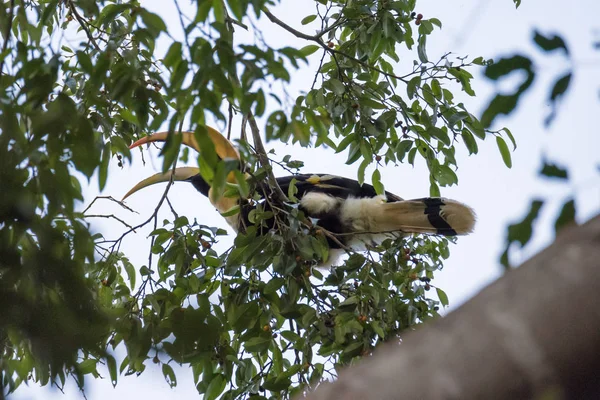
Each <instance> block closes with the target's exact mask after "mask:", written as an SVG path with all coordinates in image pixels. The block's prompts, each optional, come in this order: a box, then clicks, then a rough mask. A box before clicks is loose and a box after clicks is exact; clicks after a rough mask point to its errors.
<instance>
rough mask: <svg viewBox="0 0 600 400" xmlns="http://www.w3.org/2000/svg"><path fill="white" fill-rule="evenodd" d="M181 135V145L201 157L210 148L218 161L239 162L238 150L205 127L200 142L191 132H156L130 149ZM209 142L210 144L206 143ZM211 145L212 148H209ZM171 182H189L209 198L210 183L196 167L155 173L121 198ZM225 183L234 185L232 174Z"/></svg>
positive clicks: (219, 134) (222, 137) (215, 131)
mask: <svg viewBox="0 0 600 400" xmlns="http://www.w3.org/2000/svg"><path fill="white" fill-rule="evenodd" d="M179 134H180V135H181V143H182V144H184V145H186V146H189V147H191V148H193V149H194V150H196V151H197V152H199V153H200V154H201V155H202V153H203V151H213V149H212V148H210V149H207V147H214V152H215V153H216V155H217V157H218V158H219V159H220V160H232V159H233V160H238V161H239V160H240V154H239V152H238V150H237V149H236V148H235V147H234V146H233V144H232V143H231V142H230V141H229V140H227V138H225V137H224V136H223V135H221V133H219V132H218V131H217V130H215V129H213V128H211V127H206V131H205V133H203V132H201V133H199V135H206V136H205V137H204V138H201V139H202V140H201V141H198V140H197V136H196V134H194V133H193V132H181V133H169V132H158V133H154V134H152V135H149V136H146V137H143V138H141V139H140V140H138V141H136V142H134V143H133V144H132V145H131V146H129V148H130V149H134V148H136V147H139V146H142V145H144V144H147V143H153V142H166V141H167V139H168V137H169V135H179ZM207 140H209V141H210V142H208V141H207ZM211 143H212V146H211ZM171 180H173V181H186V182H190V183H192V184H193V185H194V187H195V188H196V189H197V190H198V191H199V192H201V193H202V194H204V195H205V196H209V192H210V189H211V183H212V182H207V180H206V179H204V178H203V177H202V175H201V174H200V169H199V168H197V167H178V168H175V169H172V170H169V171H167V172H165V173H157V174H154V175H152V176H150V177H148V178H146V179H144V180H142V181H140V182H139V183H138V184H137V185H135V186H134V187H133V188H131V190H129V192H127V194H126V195H125V196H124V197H123V200H125V199H126V198H127V197H129V196H131V195H132V194H134V193H135V192H137V191H139V190H141V189H143V188H145V187H148V186H151V185H154V184H156V183H160V182H170V181H171ZM227 181H228V182H230V183H235V181H236V178H235V175H234V173H233V172H231V173H229V175H228V176H227Z"/></svg>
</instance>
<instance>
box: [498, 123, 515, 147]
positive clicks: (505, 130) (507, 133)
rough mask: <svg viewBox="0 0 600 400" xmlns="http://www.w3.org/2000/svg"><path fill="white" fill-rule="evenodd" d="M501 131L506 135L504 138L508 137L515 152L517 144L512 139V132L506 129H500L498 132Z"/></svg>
mask: <svg viewBox="0 0 600 400" xmlns="http://www.w3.org/2000/svg"><path fill="white" fill-rule="evenodd" d="M502 131H504V133H506V136H508V138H509V139H510V141H511V142H512V145H513V151H514V150H516V149H517V142H516V141H515V138H514V136H513V134H512V132H511V131H510V130H509V129H508V128H502V129H500V132H502Z"/></svg>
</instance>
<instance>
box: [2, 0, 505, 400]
mask: <svg viewBox="0 0 600 400" xmlns="http://www.w3.org/2000/svg"><path fill="white" fill-rule="evenodd" d="M175 4H176V5H177V7H178V8H179V4H178V3H177V2H176V3H175ZM314 4H315V10H316V11H315V13H314V14H311V15H308V16H306V17H305V18H303V19H302V20H301V21H300V24H298V21H295V22H290V23H289V24H288V23H286V22H283V21H281V20H280V19H279V18H278V17H277V16H276V15H275V14H274V12H272V8H273V6H274V4H272V3H271V2H266V1H260V0H255V1H241V0H229V1H227V2H223V1H218V0H216V1H200V2H197V4H196V8H195V10H194V11H195V15H193V16H192V15H187V16H186V15H185V14H184V13H183V11H179V20H180V22H181V28H182V29H183V30H184V37H182V38H181V39H179V40H177V39H175V38H173V37H172V36H171V35H169V30H168V29H167V25H166V24H165V22H164V21H163V18H162V17H161V16H159V15H157V14H155V13H152V12H150V11H148V10H147V9H146V8H144V7H143V6H142V5H140V4H139V3H138V2H134V1H132V2H126V3H122V2H112V1H105V2H90V1H84V0H81V1H75V0H65V1H60V2H59V1H58V0H49V1H39V2H28V1H24V0H21V1H19V0H11V1H10V2H7V3H5V7H4V8H3V9H2V11H1V12H2V14H1V15H0V18H1V21H2V24H1V26H0V31H1V32H2V35H3V38H4V42H3V45H2V53H1V57H2V58H1V59H0V71H1V72H2V76H1V80H0V84H1V86H2V89H3V91H2V95H1V96H2V102H0V107H1V110H2V116H3V117H2V119H1V121H0V124H1V129H2V135H1V136H0V152H2V154H0V160H1V161H0V162H1V163H2V165H1V167H2V168H1V169H0V174H2V175H1V176H2V187H3V194H2V197H1V200H0V226H1V227H2V231H1V233H0V235H1V237H2V240H1V241H0V243H1V244H0V246H1V247H0V260H2V261H1V262H0V277H1V281H0V307H1V308H2V309H3V310H11V312H10V313H5V314H3V315H2V320H0V321H1V325H0V340H1V342H0V343H1V344H2V348H1V351H2V360H1V364H0V368H1V370H2V383H3V387H4V388H5V390H7V391H14V390H15V389H17V388H18V386H19V385H20V384H21V383H22V382H24V381H26V380H30V379H34V380H36V381H38V382H40V383H42V384H48V383H50V382H55V383H57V384H58V385H59V386H60V385H62V384H64V381H65V379H66V377H67V376H72V377H74V378H75V379H76V381H77V382H78V384H79V385H83V383H84V377H85V376H94V377H97V376H98V375H99V371H100V370H101V365H102V364H105V365H106V368H107V370H108V373H109V376H110V378H111V380H112V381H113V382H114V384H116V383H117V380H118V375H119V374H120V373H121V374H123V373H125V374H133V373H141V372H143V371H144V369H145V368H146V366H147V365H150V364H152V363H155V364H158V365H160V367H161V368H162V371H163V374H164V375H165V378H166V379H167V380H168V382H169V383H170V384H172V385H175V384H176V382H177V377H176V375H175V372H174V370H173V368H172V366H171V364H172V363H179V364H183V365H188V366H190V367H191V369H192V371H193V373H194V376H195V380H196V384H197V389H198V391H199V392H200V393H204V394H205V395H206V397H207V398H215V397H217V396H219V395H221V394H223V393H224V394H223V396H224V397H225V398H237V397H245V396H248V395H249V394H260V395H262V396H265V397H268V396H271V395H274V396H281V397H289V396H291V395H293V394H295V393H300V392H302V391H303V390H306V389H308V388H311V387H313V386H314V385H316V384H318V383H319V382H320V381H322V380H323V379H326V378H329V377H331V376H335V375H336V373H337V372H336V371H337V368H338V367H339V366H343V365H348V364H352V363H353V362H355V361H356V360H357V359H359V358H360V357H361V356H365V355H368V354H370V353H371V351H372V350H373V349H374V348H375V347H376V346H378V345H379V344H380V343H383V342H386V341H387V342H390V341H391V342H393V341H396V340H398V338H399V337H400V335H401V333H402V332H403V331H404V330H406V329H407V328H410V327H412V326H414V325H416V324H419V323H421V322H423V321H426V320H428V319H431V318H433V317H436V316H437V315H438V313H437V311H438V307H439V306H440V304H441V305H446V304H447V302H448V300H447V296H446V295H445V293H444V292H443V291H442V289H440V288H435V287H434V286H433V285H431V283H430V281H431V279H432V278H433V277H434V273H435V271H436V270H438V269H439V268H441V266H442V264H443V260H444V259H446V258H447V257H448V256H449V240H448V239H444V238H442V239H439V238H431V237H411V238H404V239H399V240H396V241H391V240H388V241H386V242H384V243H383V244H382V245H380V246H376V247H373V248H371V249H369V251H368V252H363V253H360V252H351V254H350V255H349V257H348V259H347V261H346V262H345V263H344V264H343V266H341V267H339V268H336V269H335V270H333V271H331V272H328V273H325V274H323V273H322V272H321V271H319V270H318V269H316V268H314V266H315V264H316V263H317V262H318V261H319V260H323V259H326V258H327V257H328V254H327V253H328V249H327V246H326V245H325V244H324V243H325V241H324V237H323V234H322V232H321V233H319V232H316V231H315V230H311V229H310V227H309V226H307V225H306V222H305V221H303V220H302V218H301V216H300V215H298V213H297V208H296V207H295V206H294V204H295V200H294V191H293V190H290V191H289V192H288V193H282V192H280V191H278V187H277V186H276V185H275V184H273V179H272V174H273V168H272V163H278V164H279V165H283V166H284V167H285V168H288V169H290V170H292V171H295V170H299V169H300V168H301V167H302V162H301V161H297V160H292V158H291V156H288V155H286V156H284V157H282V158H281V160H277V159H275V156H274V155H269V154H267V153H266V152H265V151H264V147H263V144H262V140H263V136H264V137H266V140H280V141H283V142H287V141H292V142H297V143H300V144H302V145H304V146H309V145H314V146H327V147H329V148H331V149H332V151H333V150H335V151H337V152H342V151H347V153H348V159H347V163H348V164H355V163H357V164H358V168H357V179H358V181H359V182H361V183H362V182H364V181H365V180H367V178H366V171H367V169H368V170H369V171H372V172H370V179H368V180H369V181H370V182H371V183H372V184H373V186H374V187H375V188H376V189H377V190H378V192H380V193H383V190H384V188H383V184H382V183H381V181H380V176H381V173H380V170H381V168H383V167H384V166H385V165H388V164H389V165H394V164H397V163H404V162H406V163H410V164H414V163H415V162H424V163H425V164H426V165H427V167H428V169H429V171H430V177H429V179H430V184H431V188H430V194H431V195H434V196H437V195H439V194H440V187H445V186H450V185H454V184H456V183H457V182H458V177H457V174H456V172H455V170H456V168H457V165H456V164H457V163H456V159H455V152H456V146H458V145H460V146H466V149H467V150H468V151H469V153H471V154H476V153H477V150H478V141H481V140H484V139H485V138H486V137H487V136H490V135H492V136H494V137H495V140H496V142H497V144H498V148H499V150H500V152H501V154H502V157H503V160H504V162H505V163H506V164H507V166H510V152H509V146H508V145H507V139H508V141H509V142H512V144H513V145H514V139H513V138H512V135H511V133H510V131H509V130H508V129H502V130H499V131H491V130H487V129H485V128H484V126H483V125H482V124H481V122H480V121H479V120H478V119H477V118H476V117H475V116H474V115H473V114H472V113H470V112H469V111H468V110H467V109H466V108H465V107H464V106H463V104H462V102H461V101H460V97H461V96H473V95H474V92H473V90H472V89H471V86H470V81H471V79H472V75H471V73H470V72H469V71H470V70H473V69H474V68H475V67H476V66H482V65H486V64H487V63H488V62H487V61H485V60H483V59H482V58H480V57H479V58H475V59H473V60H467V59H463V58H455V57H452V56H451V55H450V54H446V55H444V56H443V57H442V58H441V59H440V60H434V61H433V60H429V58H428V56H427V46H426V45H427V39H428V38H429V37H430V35H431V34H432V33H433V32H434V31H435V30H437V29H440V28H441V22H440V21H439V20H437V19H435V18H428V17H426V16H423V15H421V14H418V13H417V11H418V10H417V9H416V2H415V1H408V2H405V1H380V2H377V3H373V2H370V1H355V2H352V3H348V4H347V3H346V2H343V1H321V0H319V1H316V2H315V3H314ZM163 17H164V16H163ZM265 19H266V20H268V21H270V22H271V23H272V24H274V26H276V27H278V28H279V29H280V32H281V33H282V34H289V35H293V36H295V37H297V38H299V39H302V40H303V41H305V45H304V46H303V47H301V48H294V47H291V46H288V47H283V48H273V47H271V46H269V44H268V41H266V40H265V39H264V38H263V37H262V36H261V34H260V31H259V30H258V29H257V27H256V21H257V20H261V21H263V20H265ZM303 25H307V26H306V27H303V28H302V30H300V27H302V26H303ZM292 26H294V27H292ZM296 27H297V28H296ZM313 27H316V29H317V33H315V34H309V33H307V32H310V31H311V30H312V31H314V28H313ZM245 31H249V32H251V33H253V34H254V35H255V38H256V40H255V41H254V42H250V43H246V42H243V41H240V39H239V37H240V33H243V32H245ZM67 34H69V35H70V34H73V35H78V36H76V37H77V38H78V40H81V42H79V43H72V42H67V41H65V40H63V38H64V35H67ZM162 38H164V39H165V40H169V46H168V49H167V50H166V52H165V53H164V54H160V53H159V52H158V51H157V49H158V40H159V39H162ZM313 54H314V55H313ZM319 56H320V57H319ZM309 58H314V59H315V60H316V59H317V58H318V59H319V60H320V61H319V62H318V63H317V65H316V66H315V65H311V64H309V63H308V60H309ZM310 68H314V69H312V71H313V72H314V76H315V79H314V84H313V86H312V87H311V88H310V89H309V90H306V91H305V92H303V93H301V94H299V95H297V96H291V95H289V94H287V92H285V91H282V92H281V93H275V92H272V91H271V88H272V87H273V86H274V85H282V86H283V87H284V88H285V87H287V85H288V84H289V83H290V81H291V80H292V74H291V73H290V71H294V70H296V69H310ZM210 121H220V122H222V123H225V124H226V126H227V129H228V132H227V134H228V136H229V135H231V138H232V139H233V140H237V142H238V144H239V146H240V149H241V152H242V155H243V157H244V161H245V163H247V164H248V165H249V170H250V172H251V176H252V177H251V178H250V179H248V181H247V182H245V181H240V182H239V184H238V185H234V186H233V187H231V188H230V189H229V190H232V191H233V193H234V194H236V195H237V194H242V195H244V194H246V193H247V192H252V191H253V188H255V187H256V186H257V185H259V184H261V182H264V181H265V178H266V180H267V181H268V189H269V190H272V193H273V195H272V196H271V197H269V201H273V202H274V203H275V204H277V205H278V207H279V208H280V209H281V210H282V211H280V212H276V213H274V215H273V217H274V218H276V219H277V221H278V224H279V226H280V229H279V230H278V231H277V232H275V233H273V234H271V235H269V236H258V235H257V232H256V230H252V229H249V230H248V231H246V232H245V233H243V234H240V235H238V236H237V237H236V239H235V244H234V246H233V248H232V249H230V250H228V251H226V252H224V253H221V254H219V253H217V252H216V251H215V250H214V249H213V248H212V246H213V244H214V243H215V242H216V241H218V239H219V237H220V236H221V235H223V234H224V233H225V232H224V231H223V230H222V229H217V228H212V227H208V226H204V225H203V224H202V223H201V221H195V220H194V221H190V219H189V218H187V217H185V216H184V213H183V212H182V210H175V209H171V210H172V216H171V217H170V218H168V219H167V220H164V221H160V219H159V210H160V209H161V207H166V206H168V205H169V200H168V199H169V198H168V195H169V189H170V187H171V185H168V186H167V188H166V190H165V192H164V195H163V196H162V197H161V198H160V199H157V205H156V207H155V209H154V212H152V213H151V215H149V216H148V218H147V220H146V221H145V223H144V224H142V225H137V226H131V225H130V224H128V223H127V222H126V221H123V220H121V219H119V220H120V221H122V222H123V224H124V226H125V228H124V230H123V232H121V233H115V232H111V233H110V234H111V235H112V236H111V237H106V238H105V237H104V235H101V234H98V233H94V232H93V229H92V227H91V225H90V218H93V217H97V216H95V215H91V214H90V213H89V212H88V210H89V207H90V206H91V205H92V204H93V203H94V201H116V200H114V199H111V198H106V197H105V198H97V199H94V200H93V201H92V199H83V196H82V184H85V182H86V181H85V180H86V179H87V180H89V179H90V178H91V177H92V176H96V177H97V181H98V184H99V186H100V188H103V187H104V186H105V184H106V182H107V180H108V179H111V177H112V176H109V173H108V171H109V168H108V167H109V164H111V163H114V162H116V163H118V164H119V165H122V164H123V162H124V160H131V153H130V151H129V149H128V148H127V146H128V145H129V144H130V143H131V142H132V141H133V140H134V139H136V138H138V137H140V136H143V135H145V134H146V133H148V132H153V131H156V130H158V129H160V128H161V127H164V129H165V130H168V131H169V132H171V133H173V134H172V135H170V136H169V138H170V139H169V140H168V142H167V144H166V146H165V148H164V149H163V150H162V153H161V155H162V160H163V164H162V170H163V171H165V172H166V171H168V170H170V169H171V168H174V167H175V165H176V164H177V163H185V162H187V161H188V158H189V153H188V152H187V151H186V150H183V151H182V152H181V154H180V143H179V141H178V137H179V136H177V135H175V133H177V132H180V131H182V130H191V131H193V132H195V135H196V138H197V139H198V140H200V141H201V140H203V138H204V137H205V136H204V135H205V134H206V133H205V131H206V129H205V126H206V124H207V123H209V122H210ZM234 126H239V127H240V128H239V129H235V128H234ZM247 129H248V130H249V133H248V135H247V134H246V130H247ZM247 136H248V137H247ZM250 136H251V137H252V141H250V140H247V139H248V138H249V137H250ZM250 143H252V144H250ZM269 157H271V158H273V161H269ZM197 163H198V165H199V167H200V168H201V169H202V171H203V174H206V175H207V176H210V177H212V180H213V186H214V187H220V188H222V190H225V187H226V185H225V176H226V175H227V172H228V170H227V168H228V166H227V165H226V162H225V161H218V160H217V159H216V158H215V157H214V154H211V153H210V152H205V153H203V154H202V156H201V157H200V158H199V159H198V161H197ZM124 168H126V166H124ZM94 174H95V175H94ZM292 187H293V186H292ZM78 201H83V202H84V203H85V207H81V206H79V204H78V203H77V202H78ZM116 202H117V203H119V202H118V201H116ZM120 205H122V206H123V207H126V205H125V204H122V203H120ZM104 217H107V218H112V219H117V218H118V217H117V216H115V215H105V216H104ZM267 217H271V215H266V213H265V212H263V213H261V212H257V213H256V215H255V216H254V218H255V220H256V221H260V220H261V219H264V218H267ZM149 224H150V225H152V226H153V227H154V230H153V232H152V238H151V240H150V241H151V244H150V252H149V256H148V263H147V265H133V264H132V263H131V262H130V261H129V257H128V254H126V253H125V252H124V250H122V249H121V243H122V240H123V239H124V238H125V237H126V236H127V235H131V234H133V233H134V232H135V230H136V229H139V228H141V227H142V226H145V225H149ZM104 234H105V235H106V233H104ZM155 255H157V256H158V259H156V257H155ZM431 288H435V289H436V294H437V300H436V299H435V298H433V297H430V295H429V290H430V289H431ZM122 345H124V346H125V348H126V350H127V356H126V357H125V358H124V359H119V360H116V359H115V357H114V353H113V350H114V349H115V348H116V347H117V346H122Z"/></svg>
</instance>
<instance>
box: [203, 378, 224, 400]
mask: <svg viewBox="0 0 600 400" xmlns="http://www.w3.org/2000/svg"><path fill="white" fill-rule="evenodd" d="M226 385H227V381H226V380H225V378H224V377H223V375H221V374H218V375H215V376H214V377H213V378H212V380H211V381H210V383H209V384H208V387H207V388H206V393H205V394H204V399H206V400H215V399H216V398H217V397H219V395H220V394H221V393H223V390H225V386H226Z"/></svg>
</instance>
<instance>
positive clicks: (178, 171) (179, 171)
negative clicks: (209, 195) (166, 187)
mask: <svg viewBox="0 0 600 400" xmlns="http://www.w3.org/2000/svg"><path fill="white" fill-rule="evenodd" d="M199 173H200V169H199V168H195V167H180V168H175V169H174V170H173V171H169V172H166V173H164V174H163V173H158V174H154V175H152V176H151V177H149V178H146V179H144V180H143V181H141V182H140V183H138V184H137V185H135V186H134V187H132V188H131V190H130V191H129V192H127V194H126V195H125V196H124V197H123V199H122V200H121V201H123V200H125V199H126V198H128V197H129V196H131V195H132V194H134V193H135V192H137V191H138V190H140V189H143V188H145V187H148V186H151V185H154V184H155V183H160V182H169V181H170V180H171V177H172V178H173V181H186V180H188V179H190V178H191V177H192V176H194V175H198V174H199Z"/></svg>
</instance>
